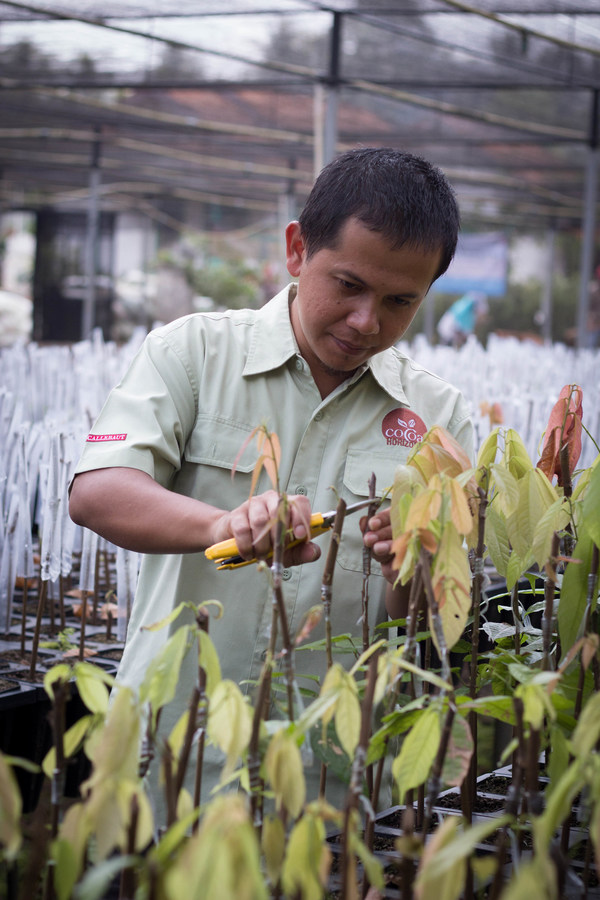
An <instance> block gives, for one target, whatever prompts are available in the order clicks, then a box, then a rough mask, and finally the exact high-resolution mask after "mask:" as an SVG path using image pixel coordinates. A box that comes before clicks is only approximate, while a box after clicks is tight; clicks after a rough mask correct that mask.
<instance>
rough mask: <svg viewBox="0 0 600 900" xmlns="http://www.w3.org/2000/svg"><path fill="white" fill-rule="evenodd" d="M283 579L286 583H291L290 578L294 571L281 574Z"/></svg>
mask: <svg viewBox="0 0 600 900" xmlns="http://www.w3.org/2000/svg"><path fill="white" fill-rule="evenodd" d="M281 577H282V578H283V580H284V581H289V580H290V578H291V577H292V570H291V569H284V570H283V572H282V573H281Z"/></svg>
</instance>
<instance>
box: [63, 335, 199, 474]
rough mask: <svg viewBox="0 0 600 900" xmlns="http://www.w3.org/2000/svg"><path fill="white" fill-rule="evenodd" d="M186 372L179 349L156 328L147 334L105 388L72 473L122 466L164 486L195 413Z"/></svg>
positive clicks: (177, 465) (176, 463)
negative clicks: (120, 373) (105, 394)
mask: <svg viewBox="0 0 600 900" xmlns="http://www.w3.org/2000/svg"><path fill="white" fill-rule="evenodd" d="M198 352H199V353H201V348H198ZM188 372H189V368H188V367H187V366H186V364H185V360H184V359H182V356H181V354H180V353H178V352H176V351H175V349H174V348H173V347H172V346H171V345H170V344H169V343H168V342H167V341H166V340H165V339H164V337H162V336H161V335H160V334H159V333H152V334H150V335H149V336H148V337H147V338H146V340H145V342H144V344H143V346H142V347H141V349H140V350H139V352H138V354H137V355H136V357H135V358H134V360H133V361H132V363H131V365H130V367H129V369H128V370H127V372H126V374H125V376H124V377H123V379H122V381H121V382H120V383H119V384H118V385H117V386H116V387H115V388H114V389H113V390H112V391H111V393H110V394H109V396H108V399H107V400H106V402H105V404H104V406H103V408H102V411H101V412H100V415H99V416H98V418H97V419H96V422H95V423H94V426H93V428H92V430H91V432H90V434H89V435H88V437H87V439H86V442H85V445H84V449H83V452H82V454H81V457H80V460H79V462H78V465H77V467H76V469H75V474H78V473H80V472H85V471H89V470H91V469H103V468H108V467H113V466H123V467H126V468H133V469H140V470H141V471H143V472H146V473H147V474H148V475H150V476H151V477H152V478H154V479H155V480H156V481H157V482H158V483H159V484H162V485H163V486H165V487H166V486H168V485H169V483H170V481H171V479H172V477H173V475H174V473H175V472H176V471H177V470H178V469H179V468H180V466H181V458H182V454H183V449H184V447H185V443H186V440H187V436H188V435H189V433H190V431H191V429H192V428H193V425H194V421H195V419H196V414H197V396H196V395H195V392H194V388H193V386H192V384H191V381H190V378H189V376H188Z"/></svg>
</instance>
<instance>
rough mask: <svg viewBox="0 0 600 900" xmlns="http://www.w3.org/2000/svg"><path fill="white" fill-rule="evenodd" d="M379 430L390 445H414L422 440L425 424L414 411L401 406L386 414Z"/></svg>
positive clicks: (425, 429)
mask: <svg viewBox="0 0 600 900" xmlns="http://www.w3.org/2000/svg"><path fill="white" fill-rule="evenodd" d="M381 431H382V432H383V436H384V438H385V439H386V441H387V443H388V445H389V446H391V447H414V445H415V444H420V443H421V441H422V440H423V437H424V435H425V432H426V431H427V426H426V425H425V422H424V421H423V419H420V418H419V416H417V415H416V414H415V413H414V412H412V411H411V410H410V409H405V408H404V407H402V406H401V407H399V408H398V409H393V410H392V411H391V412H389V413H388V414H387V416H386V417H385V418H384V420H383V422H382V423H381Z"/></svg>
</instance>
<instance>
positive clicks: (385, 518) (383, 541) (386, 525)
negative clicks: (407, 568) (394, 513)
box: [360, 509, 398, 584]
mask: <svg viewBox="0 0 600 900" xmlns="http://www.w3.org/2000/svg"><path fill="white" fill-rule="evenodd" d="M360 525H361V529H363V541H364V544H365V547H368V548H369V549H370V550H371V551H372V553H373V559H375V560H377V562H378V563H379V564H380V566H381V572H382V574H383V577H384V578H385V579H386V581H389V583H390V584H393V583H394V582H395V580H396V578H397V577H398V570H397V569H394V567H393V560H394V554H393V552H392V525H391V521H390V511H389V509H379V510H377V513H376V514H375V515H374V516H371V518H370V519H369V520H367V518H366V516H363V518H362V519H361V522H360ZM365 527H366V530H365Z"/></svg>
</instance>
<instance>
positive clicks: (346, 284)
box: [338, 278, 357, 291]
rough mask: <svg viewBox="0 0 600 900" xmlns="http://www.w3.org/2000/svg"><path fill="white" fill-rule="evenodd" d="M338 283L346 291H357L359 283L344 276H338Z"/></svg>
mask: <svg viewBox="0 0 600 900" xmlns="http://www.w3.org/2000/svg"><path fill="white" fill-rule="evenodd" d="M338 284H339V285H340V287H342V288H343V289H344V290H345V291H355V290H356V288H357V285H356V284H355V283H354V282H353V281H346V280H345V279H344V278H338Z"/></svg>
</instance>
